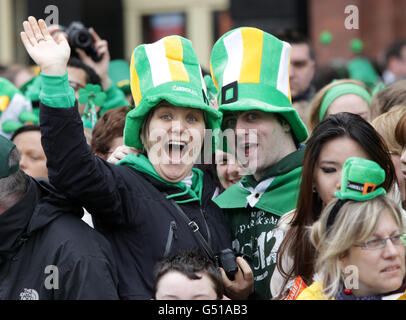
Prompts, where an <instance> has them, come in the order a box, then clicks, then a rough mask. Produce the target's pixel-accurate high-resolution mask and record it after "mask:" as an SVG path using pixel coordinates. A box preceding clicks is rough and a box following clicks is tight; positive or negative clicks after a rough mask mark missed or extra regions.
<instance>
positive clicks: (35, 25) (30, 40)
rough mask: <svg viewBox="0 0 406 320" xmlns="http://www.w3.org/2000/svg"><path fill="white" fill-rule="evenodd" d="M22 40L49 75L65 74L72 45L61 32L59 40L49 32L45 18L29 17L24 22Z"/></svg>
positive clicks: (31, 55)
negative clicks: (70, 45)
mask: <svg viewBox="0 0 406 320" xmlns="http://www.w3.org/2000/svg"><path fill="white" fill-rule="evenodd" d="M23 27H24V31H23V32H21V40H22V41H23V44H24V46H25V49H26V50H27V52H28V54H29V55H30V57H31V58H32V59H33V60H34V61H35V63H36V64H37V65H38V66H39V67H40V68H41V72H42V73H44V74H47V75H58V76H60V75H64V74H65V73H66V65H67V63H68V60H69V57H70V47H69V44H68V41H67V40H66V38H65V37H64V36H63V35H62V34H61V33H59V35H58V37H57V40H56V41H55V40H54V38H53V37H52V36H51V34H50V33H49V30H48V27H47V25H46V23H45V21H44V20H42V19H40V20H39V21H37V19H35V18H34V17H29V18H28V21H24V23H23Z"/></svg>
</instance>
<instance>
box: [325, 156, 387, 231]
mask: <svg viewBox="0 0 406 320" xmlns="http://www.w3.org/2000/svg"><path fill="white" fill-rule="evenodd" d="M384 181H385V171H384V170H383V169H382V168H381V167H380V166H379V164H377V163H376V162H374V161H371V160H367V159H363V158H357V157H352V158H348V159H347V160H346V161H345V163H344V166H343V169H342V175H341V189H340V191H336V192H335V193H334V196H336V197H337V198H338V199H339V200H338V201H337V202H336V204H335V205H334V207H333V208H332V209H331V211H330V214H329V217H328V220H327V228H328V227H330V226H331V225H332V224H333V223H334V220H335V217H336V216H337V213H338V211H340V209H341V207H342V206H343V204H344V203H345V202H346V201H347V200H354V201H367V200H371V199H373V198H376V197H379V196H382V195H385V194H386V191H385V189H384V188H383V187H382V184H383V182H384Z"/></svg>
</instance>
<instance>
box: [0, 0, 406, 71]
mask: <svg viewBox="0 0 406 320" xmlns="http://www.w3.org/2000/svg"><path fill="white" fill-rule="evenodd" d="M48 5H55V6H57V7H58V9H59V23H60V24H61V25H64V26H67V25H68V24H69V23H70V22H71V21H81V22H83V23H84V24H85V25H86V26H88V27H90V26H92V27H94V29H95V30H96V32H97V33H99V35H100V36H101V37H102V38H104V39H107V40H108V41H109V45H110V51H111V56H112V59H120V58H124V59H129V57H130V55H131V52H132V50H133V49H134V48H135V47H136V46H137V45H139V44H140V43H143V42H152V41H155V40H157V39H159V38H161V37H162V36H165V35H168V34H174V33H176V34H179V35H183V36H185V37H187V38H189V39H190V40H191V41H192V42H193V45H194V47H195V49H196V51H197V53H198V56H199V59H200V62H201V64H202V66H203V67H204V68H206V69H207V68H208V67H209V59H210V51H211V48H212V46H213V44H214V42H215V40H216V39H217V38H219V37H220V36H221V35H222V34H224V33H225V32H227V31H228V30H230V29H232V28H234V27H238V26H255V27H259V28H261V29H263V30H265V31H268V32H271V33H275V32H279V31H280V30H282V29H284V28H295V29H298V30H299V31H301V32H302V33H304V34H306V35H307V36H308V37H309V38H310V39H311V42H312V43H313V45H314V47H315V51H316V54H317V60H318V64H319V65H325V64H327V63H329V62H331V61H332V60H335V59H342V60H348V59H350V58H351V57H353V56H354V52H353V51H352V50H351V48H350V42H351V40H353V39H360V40H362V42H363V51H362V52H363V54H365V55H366V56H367V57H369V58H370V59H372V60H374V61H377V60H379V59H380V57H381V56H382V54H383V51H384V49H385V48H386V47H387V46H388V45H389V44H390V43H391V42H392V41H393V40H395V39H401V38H406V19H405V16H406V0H385V1H383V0H328V1H326V0H69V1H67V0H48V1H47V0H0V46H1V47H0V64H3V65H5V64H10V63H15V62H18V63H27V62H29V61H28V58H27V55H26V54H25V51H24V50H23V48H22V44H21V41H20V36H19V32H20V31H21V29H22V22H23V21H24V19H26V17H27V16H29V15H34V16H36V17H37V18H46V17H47V14H46V13H45V12H44V10H45V8H46V7H47V6H48ZM348 5H354V6H356V7H357V8H358V9H359V28H358V29H351V30H350V29H346V28H345V26H344V22H345V20H346V18H347V17H348V14H346V13H345V12H344V10H345V7H346V6H348ZM326 31H327V32H328V33H329V34H330V36H331V37H330V40H331V41H330V42H329V43H328V44H326V42H325V43H324V44H323V43H322V42H321V41H320V36H321V34H322V32H326Z"/></svg>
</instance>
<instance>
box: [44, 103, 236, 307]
mask: <svg viewBox="0 0 406 320" xmlns="http://www.w3.org/2000/svg"><path fill="white" fill-rule="evenodd" d="M40 108H41V111H40V112H41V113H40V119H41V133H42V145H43V148H44V151H45V153H46V156H47V160H48V163H47V165H48V173H49V177H50V181H51V183H52V184H53V185H54V186H55V187H57V188H58V189H59V190H63V192H64V193H65V195H66V196H67V197H68V198H70V199H71V200H72V201H74V202H76V203H77V204H78V205H81V206H83V207H85V208H86V210H87V211H88V212H89V213H91V214H92V217H93V222H94V225H95V227H96V229H98V230H99V231H101V232H102V233H103V234H104V235H105V236H106V237H107V238H108V239H109V240H110V243H111V244H112V247H113V251H114V255H115V259H116V262H117V268H118V274H119V294H120V297H121V298H122V299H150V298H151V297H152V289H153V268H154V266H155V264H156V262H157V261H158V260H160V259H161V258H162V257H164V256H165V255H171V254H175V253H177V252H179V251H180V250H182V249H191V248H194V247H201V246H200V245H199V242H198V241H197V240H196V238H195V236H194V235H193V233H192V231H191V230H190V227H189V226H188V225H187V224H186V223H185V221H184V220H183V219H182V218H181V217H180V215H179V213H178V211H177V210H176V208H175V206H174V205H173V203H171V202H170V201H169V200H167V199H166V197H165V194H164V193H166V194H169V195H170V194H174V193H179V192H181V190H179V189H177V188H175V187H171V186H168V185H167V184H165V183H162V182H160V181H158V180H156V179H154V178H153V177H151V176H149V175H148V174H143V173H141V172H139V171H136V170H134V169H132V168H130V167H126V166H118V165H114V164H110V163H108V162H106V161H104V160H102V159H100V158H99V157H96V156H94V155H93V154H92V152H91V150H90V147H89V146H88V145H87V144H86V140H85V137H84V135H83V126H82V121H81V119H80V116H79V113H78V111H77V107H76V106H75V107H72V108H51V107H47V106H44V105H41V107H40ZM214 191H215V185H214V182H213V179H212V178H211V177H210V176H209V175H205V178H204V186H203V195H202V205H200V204H199V203H198V202H197V201H195V202H190V203H186V204H182V205H180V206H181V208H182V209H183V211H184V212H185V213H186V214H187V215H188V216H189V218H190V219H191V220H194V221H195V222H196V223H197V225H198V226H199V228H200V231H201V233H202V235H203V236H204V237H205V238H206V240H209V242H210V243H211V246H212V250H213V251H214V252H219V251H220V250H223V249H226V248H231V231H230V228H229V226H228V224H227V223H226V221H225V219H224V217H223V214H222V211H221V209H220V208H218V207H217V205H216V204H215V203H214V202H213V201H212V196H213V194H214ZM186 197H187V196H186ZM206 224H207V227H206ZM207 230H209V232H207Z"/></svg>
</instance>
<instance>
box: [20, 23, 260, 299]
mask: <svg viewBox="0 0 406 320" xmlns="http://www.w3.org/2000/svg"><path fill="white" fill-rule="evenodd" d="M23 26H24V32H22V33H21V38H22V41H23V43H24V45H25V48H26V49H27V51H28V53H29V54H30V56H31V57H32V58H33V59H34V61H35V62H36V63H37V64H38V65H39V66H40V67H41V78H42V89H41V90H42V91H41V104H40V108H41V119H40V123H41V133H42V144H43V147H44V150H45V153H46V155H47V159H48V173H49V179H50V182H51V183H52V184H53V185H54V186H55V187H56V188H58V189H59V190H64V192H65V194H66V196H67V197H68V198H69V199H70V200H71V201H73V202H74V203H76V204H78V205H81V206H83V207H84V208H86V210H87V211H88V212H89V213H90V214H92V216H93V222H94V226H95V228H96V229H97V230H99V231H101V232H102V233H103V234H104V235H105V236H106V237H107V238H108V239H109V240H110V242H111V244H112V247H113V252H114V257H115V258H116V261H117V268H118V276H119V281H120V287H119V295H120V298H121V299H143V300H145V299H151V298H152V294H153V284H154V282H153V267H154V265H155V264H156V262H157V261H159V260H160V259H161V258H163V257H165V256H168V255H171V254H176V253H177V252H179V251H181V250H185V249H193V248H200V249H201V250H204V252H205V253H206V254H207V255H208V256H209V257H210V258H212V259H215V255H217V253H220V252H221V251H223V250H225V249H228V248H231V232H230V229H229V226H228V224H227V223H226V221H225V219H224V217H223V215H222V212H221V210H220V208H218V207H217V206H216V205H215V203H214V202H213V201H212V196H213V194H214V191H215V185H214V182H213V178H212V177H211V176H209V175H204V174H203V172H202V171H200V170H198V169H196V168H193V166H194V164H195V162H196V161H197V157H198V156H199V154H200V151H201V150H202V143H203V138H204V135H205V129H206V128H207V129H211V130H215V129H216V128H218V127H219V123H220V121H221V114H220V113H219V112H218V111H217V110H215V109H214V108H211V107H210V105H209V103H208V99H207V96H206V92H205V91H206V90H205V85H204V81H203V77H202V72H201V68H200V65H199V62H198V60H197V56H196V53H195V52H194V49H193V47H192V44H191V42H190V41H189V40H187V39H185V38H183V37H180V36H169V37H165V38H163V39H161V40H159V41H157V42H155V43H152V44H143V45H140V46H138V47H137V48H136V49H135V50H134V52H133V54H132V59H131V91H132V94H133V97H134V102H135V106H136V107H135V108H134V109H133V110H131V111H130V112H129V113H128V114H127V116H126V123H125V128H124V144H125V145H126V146H128V147H134V148H136V149H138V150H140V154H139V155H134V154H130V155H128V156H127V157H125V158H124V159H123V160H121V161H120V162H119V163H118V165H115V164H111V163H108V162H106V161H105V160H102V159H101V158H99V157H97V156H95V155H93V153H92V151H91V150H90V148H89V146H88V145H87V144H86V141H85V137H84V135H83V128H82V121H81V120H80V115H79V113H78V110H77V103H76V101H75V95H74V93H73V90H72V89H71V88H70V87H69V84H68V78H67V73H66V64H67V61H68V58H69V55H70V47H69V45H68V42H67V41H66V39H65V38H64V37H59V38H58V39H57V41H55V40H54V39H53V38H52V36H51V35H50V34H49V31H48V28H47V26H46V24H45V22H44V21H43V20H39V22H37V20H36V19H35V18H34V17H29V18H28V21H25V22H24V23H23ZM211 142H212V141H208V143H210V144H211ZM237 263H238V265H239V268H238V271H237V272H236V274H235V277H234V280H233V281H231V280H229V279H228V278H227V277H226V275H225V273H224V272H223V281H224V283H225V286H226V290H227V295H228V296H229V297H230V298H245V297H247V296H248V295H249V293H250V292H251V291H252V282H253V280H252V272H251V269H250V267H249V265H248V264H247V263H246V262H245V260H244V259H242V258H241V257H237Z"/></svg>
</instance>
